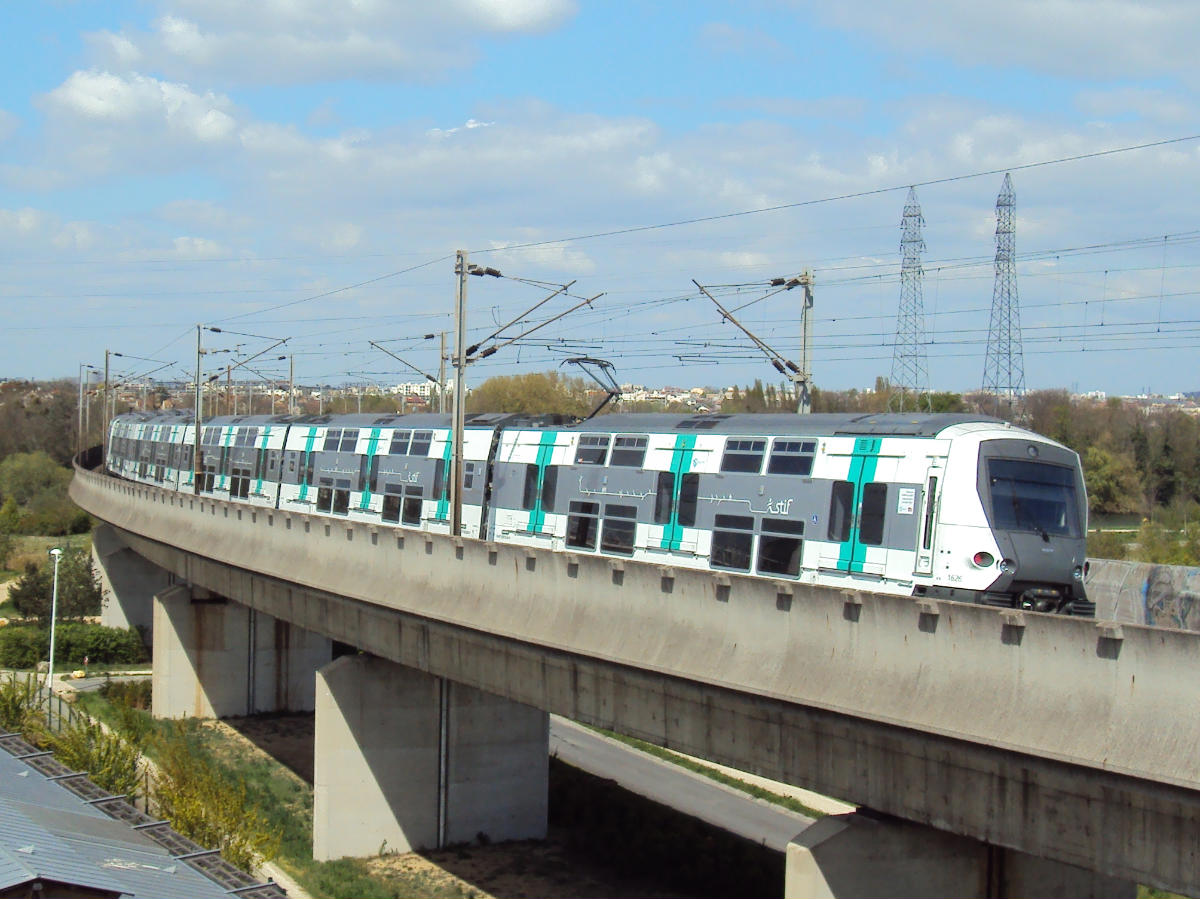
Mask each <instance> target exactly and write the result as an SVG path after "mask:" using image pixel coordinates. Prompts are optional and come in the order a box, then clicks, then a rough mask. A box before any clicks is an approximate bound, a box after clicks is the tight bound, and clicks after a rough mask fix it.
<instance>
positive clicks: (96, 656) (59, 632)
mask: <svg viewBox="0 0 1200 899" xmlns="http://www.w3.org/2000/svg"><path fill="white" fill-rule="evenodd" d="M85 656H86V657H87V660H88V664H89V665H135V664H137V663H139V662H144V661H146V658H147V655H146V647H145V646H144V645H143V644H142V635H141V632H140V631H139V630H138V629H137V628H132V627H131V628H129V629H128V630H122V629H121V628H116V627H103V626H101V625H99V624H82V623H77V622H67V623H65V624H59V625H58V627H57V628H56V630H55V634H54V666H55V667H56V668H65V667H67V666H76V667H78V666H81V665H83V659H84V657H85ZM49 657H50V629H49V628H46V627H34V626H32V625H15V626H9V627H4V628H0V668H34V667H36V666H37V663H38V662H41V661H44V660H45V659H48V658H49Z"/></svg>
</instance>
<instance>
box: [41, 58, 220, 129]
mask: <svg viewBox="0 0 1200 899" xmlns="http://www.w3.org/2000/svg"><path fill="white" fill-rule="evenodd" d="M44 102H45V104H46V105H47V106H48V107H49V108H50V110H51V111H52V112H53V113H55V114H56V115H59V116H63V117H74V118H76V119H80V120H90V121H92V122H96V123H100V124H105V125H118V126H127V125H133V124H136V125H138V126H139V127H142V128H151V129H155V128H157V127H162V128H164V129H165V130H166V131H167V132H170V133H172V134H174V135H178V136H181V137H184V138H186V139H193V140H198V141H201V142H204V143H212V142H219V141H224V140H227V139H228V138H230V137H232V136H233V133H234V130H235V126H236V123H235V120H234V118H233V116H232V115H230V114H229V112H227V111H226V110H227V109H229V108H231V106H232V104H231V103H230V102H229V101H228V100H227V99H225V98H223V97H219V96H217V95H215V94H213V93H212V92H211V91H209V92H206V93H203V94H198V93H196V92H194V91H192V90H191V89H190V88H188V86H187V85H185V84H177V83H173V82H169V81H159V80H158V79H156V78H150V77H148V76H145V75H139V74H132V75H114V74H112V73H111V72H100V71H88V72H82V71H80V72H75V73H74V74H72V75H71V76H70V77H69V78H68V79H67V80H66V81H65V82H63V83H62V84H61V85H59V86H58V87H56V88H55V89H54V90H52V91H50V92H49V93H48V94H46V96H45V101H44Z"/></svg>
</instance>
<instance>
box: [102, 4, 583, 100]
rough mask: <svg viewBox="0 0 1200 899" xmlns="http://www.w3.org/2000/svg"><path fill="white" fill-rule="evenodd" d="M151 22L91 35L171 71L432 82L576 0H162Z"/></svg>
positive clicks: (119, 58)
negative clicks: (490, 43) (482, 46)
mask: <svg viewBox="0 0 1200 899" xmlns="http://www.w3.org/2000/svg"><path fill="white" fill-rule="evenodd" d="M158 6H159V8H160V9H161V10H162V15H160V16H159V17H158V18H157V19H156V20H155V21H154V22H153V24H152V26H151V28H150V30H148V31H141V30H123V31H120V32H111V31H101V32H97V33H95V34H92V35H90V36H89V39H90V42H91V43H92V45H93V47H94V48H95V49H96V50H97V51H98V52H99V53H100V55H101V57H102V59H103V60H104V61H105V63H106V64H107V65H110V66H112V67H115V68H130V67H134V68H137V69H139V70H142V71H160V72H163V73H166V74H168V75H170V76H171V77H187V78H193V77H199V76H203V77H205V78H206V79H207V80H217V81H228V80H237V81H241V82H246V81H250V82H260V83H296V82H314V81H322V80H337V79H345V78H375V79H392V78H399V79H407V80H414V81H427V80H429V79H431V78H434V79H436V78H438V77H441V75H442V74H444V73H446V72H448V71H451V70H454V69H458V68H462V67H463V66H465V65H468V64H469V63H470V62H471V60H472V58H473V55H474V49H473V48H474V46H475V42H476V41H477V40H478V37H477V36H478V35H479V34H481V33H482V34H496V35H505V34H530V33H540V32H545V31H547V30H549V29H552V28H554V27H557V26H558V25H560V24H561V23H562V22H563V21H565V20H566V19H568V18H569V17H571V16H572V15H574V13H575V9H576V7H575V3H574V0H444V2H440V3H436V4H425V3H392V2H382V0H357V2H352V3H329V2H314V0H286V2H285V0H265V2H259V3H243V2H240V0H239V2H232V0H205V2H196V0H162V2H160V3H159V4H158Z"/></svg>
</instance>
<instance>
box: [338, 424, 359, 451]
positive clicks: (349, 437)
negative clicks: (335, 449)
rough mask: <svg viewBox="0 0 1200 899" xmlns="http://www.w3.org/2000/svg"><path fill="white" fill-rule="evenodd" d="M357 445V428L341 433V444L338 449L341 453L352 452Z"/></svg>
mask: <svg viewBox="0 0 1200 899" xmlns="http://www.w3.org/2000/svg"><path fill="white" fill-rule="evenodd" d="M357 443H358V428H347V429H346V430H344V431H342V443H341V446H340V449H341V451H342V452H343V453H352V452H354V446H355V444H357Z"/></svg>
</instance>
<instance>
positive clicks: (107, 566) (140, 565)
mask: <svg viewBox="0 0 1200 899" xmlns="http://www.w3.org/2000/svg"><path fill="white" fill-rule="evenodd" d="M92 562H93V564H94V565H95V568H96V574H97V576H98V577H99V578H100V592H101V595H102V596H103V597H104V599H103V605H102V606H101V609H100V623H101V624H103V625H104V626H105V627H120V628H128V627H138V628H142V635H143V637H145V638H147V639H148V638H149V634H150V628H151V627H152V626H153V623H154V595H155V594H156V593H160V592H162V591H163V590H166V589H167V587H169V586H170V585H171V573H170V572H169V571H167V570H165V569H163V568H159V567H158V566H157V565H155V564H154V563H153V562H151V561H149V560H147V559H144V558H142V557H141V556H139V555H138V554H137V553H135V552H134V551H133V550H132V549H130V548H129V547H128V546H126V545H125V542H124V541H123V540H121V538H120V537H118V536H117V534H116V532H115V531H114V530H113V528H112V526H111V525H107V524H102V525H99V526H98V527H97V528H96V529H95V530H94V531H93V532H92Z"/></svg>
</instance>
